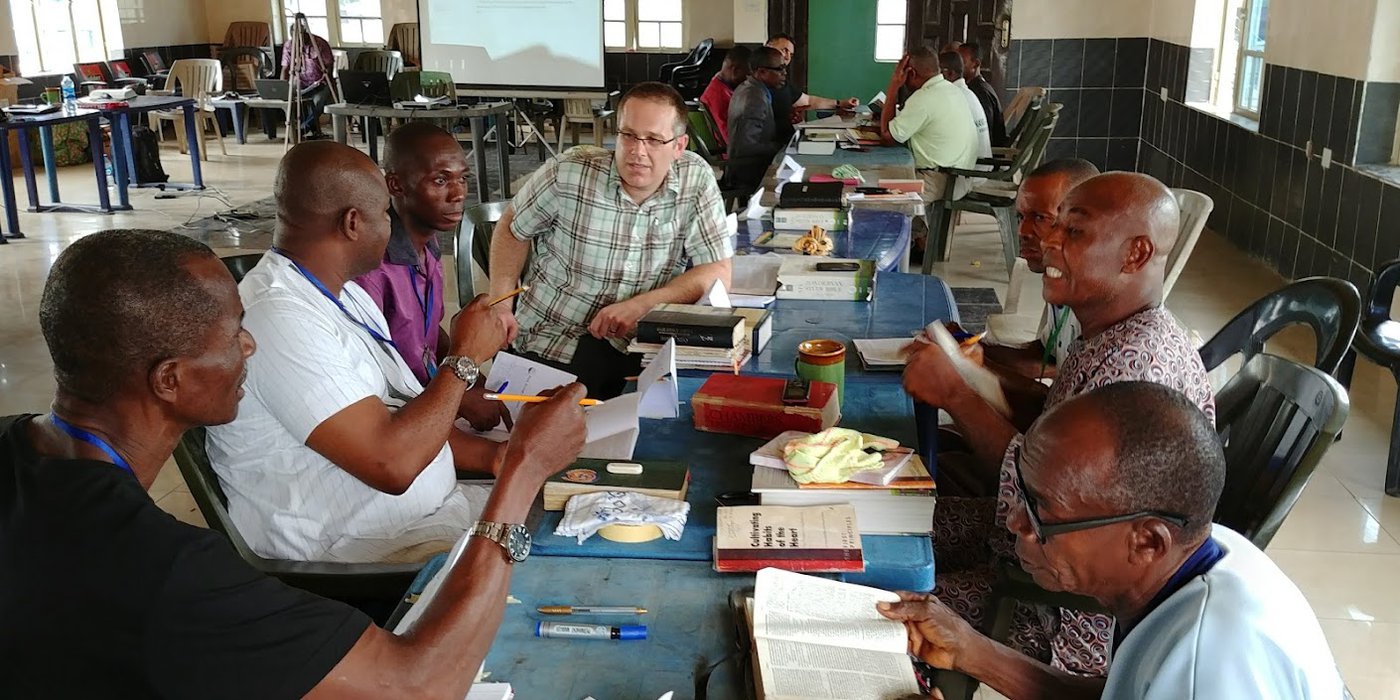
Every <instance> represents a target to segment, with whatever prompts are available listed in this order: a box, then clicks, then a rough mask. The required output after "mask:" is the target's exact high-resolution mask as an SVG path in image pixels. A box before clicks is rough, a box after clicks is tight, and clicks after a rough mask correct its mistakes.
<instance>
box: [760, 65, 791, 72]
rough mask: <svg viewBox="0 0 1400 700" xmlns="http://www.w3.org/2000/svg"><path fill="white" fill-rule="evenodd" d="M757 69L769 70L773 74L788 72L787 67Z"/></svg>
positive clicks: (761, 68) (762, 67) (761, 67)
mask: <svg viewBox="0 0 1400 700" xmlns="http://www.w3.org/2000/svg"><path fill="white" fill-rule="evenodd" d="M758 69H759V70H771V71H773V72H774V73H787V72H788V67H787V66H759V67H758Z"/></svg>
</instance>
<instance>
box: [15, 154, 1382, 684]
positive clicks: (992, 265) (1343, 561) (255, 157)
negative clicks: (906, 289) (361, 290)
mask: <svg viewBox="0 0 1400 700" xmlns="http://www.w3.org/2000/svg"><path fill="white" fill-rule="evenodd" d="M228 148H229V155H228V156H218V155H215V156H213V157H212V159H211V160H210V161H209V163H208V164H207V166H206V167H205V179H206V181H207V182H208V183H210V184H211V185H212V186H213V187H216V188H218V190H219V191H220V192H221V193H222V194H223V196H225V197H227V198H228V199H229V200H230V201H231V202H232V203H233V204H235V205H238V204H243V203H246V202H250V201H253V200H255V199H259V198H261V197H264V196H267V193H268V192H269V191H270V189H271V184H272V177H273V170H274V167H275V165H276V163H277V160H278V158H279V157H280V155H281V153H282V151H281V146H280V144H277V145H274V144H269V143H266V142H262V141H261V139H260V137H254V142H253V143H250V144H248V145H244V146H240V145H237V144H235V143H232V142H230V143H229V144H228ZM164 160H165V167H166V169H167V171H168V172H170V174H171V176H172V179H173V180H188V179H189V172H188V170H189V162H188V160H185V159H183V158H177V157H175V154H174V151H173V147H171V146H167V153H166V158H165V159H164ZM90 177H91V171H90V170H88V169H86V168H69V169H65V171H64V172H62V173H61V183H62V188H63V191H64V192H65V193H67V196H69V197H71V198H73V199H74V200H76V201H93V200H95V199H96V197H95V194H94V193H91V192H90V190H91V187H92V184H91V180H90V179H89V178H90ZM21 197H23V194H21ZM133 204H134V205H135V206H136V207H137V211H135V212H129V213H122V214H117V215H111V216H104V215H91V214H51V215H36V214H28V213H21V215H20V220H21V223H22V226H23V228H24V230H25V232H26V233H27V234H28V236H29V237H28V238H27V239H25V240H22V241H15V242H14V243H13V244H12V245H7V246H3V247H0V299H2V300H4V301H3V304H0V415H7V414H10V413H17V412H21V411H35V412H37V411H43V410H44V409H45V408H46V407H47V406H48V402H49V400H50V399H51V397H52V391H53V380H52V378H51V377H50V364H49V360H48V356H47V352H46V351H45V348H44V344H43V338H42V337H41V336H40V334H39V329H38V321H37V316H38V302H39V296H40V292H41V291H42V289H43V282H44V279H45V276H46V275H47V273H48V269H49V266H50V264H51V263H52V261H53V259H54V257H55V256H57V255H58V253H59V252H60V251H61V250H62V249H63V247H64V246H65V245H66V244H68V243H69V242H71V241H72V240H74V239H75V238H77V237H80V236H82V235H84V234H87V233H91V232H93V231H97V230H100V229H102V228H108V227H120V226H128V227H152V228H171V227H174V226H177V225H180V224H181V223H183V222H185V221H187V220H189V219H191V218H198V217H202V216H207V215H209V214H211V213H214V212H216V211H219V210H221V209H224V208H225V207H224V205H223V204H222V203H220V202H218V201H216V200H214V199H212V198H208V197H205V198H194V197H188V196H185V197H180V198H176V199H171V200H156V199H154V192H153V191H150V190H141V191H136V192H135V193H134V194H133ZM233 250H235V249H231V248H226V249H220V250H219V252H220V253H221V254H222V253H228V252H232V251H233ZM938 273H939V274H940V275H942V276H943V277H944V278H945V279H947V280H948V281H949V283H950V284H953V285H956V286H987V287H994V288H996V289H997V290H998V292H999V293H1005V288H1006V274H1005V267H1004V265H1003V263H1002V262H1001V252H1000V243H999V241H998V239H997V237H996V235H995V233H994V229H992V228H991V227H990V226H989V225H987V223H985V222H978V221H976V220H974V219H969V221H968V222H967V223H966V224H965V225H964V226H962V227H961V228H960V229H959V231H958V235H957V237H956V238H955V248H954V251H953V260H952V261H951V262H949V263H947V264H944V265H940V266H939V270H938ZM448 278H449V279H451V276H450V275H449V276H448ZM1281 283H1282V280H1280V279H1279V277H1278V276H1277V275H1275V274H1274V273H1273V272H1271V271H1269V270H1268V269H1266V268H1265V267H1263V266H1262V265H1260V264H1259V263H1257V262H1255V261H1253V260H1250V259H1249V258H1248V257H1247V256H1245V255H1244V254H1242V253H1240V252H1239V251H1238V250H1235V249H1234V248H1232V247H1231V246H1230V245H1229V244H1227V243H1225V242H1224V241H1223V240H1222V239H1220V238H1219V237H1216V236H1214V235H1212V234H1210V233H1207V234H1206V235H1204V236H1203V237H1202V239H1201V242H1200V244H1199V245H1198V246H1197V248H1196V251H1195V253H1194V255H1193V256H1192V258H1191V262H1190V264H1189V265H1188V267H1187V269H1186V271H1185V273H1184V274H1183V275H1182V276H1181V279H1180V281H1179V282H1178V283H1177V286H1176V289H1175V290H1174V292H1173V293H1172V295H1171V298H1170V299H1169V300H1168V305H1169V306H1170V308H1171V309H1172V310H1173V311H1175V312H1176V314H1177V315H1178V316H1179V317H1180V318H1181V319H1182V321H1183V322H1184V323H1186V324H1187V325H1188V326H1190V327H1192V328H1194V329H1196V330H1198V331H1199V332H1200V333H1201V335H1202V336H1205V337H1209V336H1210V334H1211V333H1213V332H1214V331H1215V330H1216V329H1217V328H1219V327H1220V326H1221V325H1223V324H1224V322H1225V321H1227V320H1228V319H1229V318H1231V317H1232V316H1233V315H1234V314H1235V313H1236V312H1237V311H1238V310H1239V309H1241V308H1243V307H1244V306H1245V305H1246V304H1248V303H1249V302H1250V301H1252V300H1253V299H1255V298H1257V297H1259V296H1261V295H1262V294H1264V293H1265V292H1267V291H1269V290H1271V289H1274V288H1276V287H1277V286H1279V285H1280V284H1281ZM1039 294H1040V286H1039V280H1038V279H1035V278H1034V276H1031V279H1028V280H1027V283H1026V284H1025V287H1024V289H1023V290H1022V295H1021V296H1022V301H1021V304H1020V309H1019V313H1018V314H1016V315H1015V316H1009V317H1008V316H1003V317H999V318H996V319H994V321H993V327H994V328H995V329H996V331H997V332H998V334H1000V335H1001V336H1003V337H1007V338H1024V337H1027V336H1029V334H1030V333H1031V331H1032V330H1033V328H1034V324H1035V322H1036V320H1037V318H1038V315H1039V313H1040V305H1039V302H1038V298H1039ZM1310 343H1311V340H1310V339H1309V338H1308V337H1307V335H1306V334H1305V333H1304V332H1301V331H1300V332H1296V333H1293V332H1290V333H1286V334H1284V336H1283V337H1282V338H1281V339H1280V342H1279V343H1278V347H1277V348H1272V350H1273V351H1275V352H1279V353H1282V354H1289V355H1293V356H1298V357H1303V358H1307V357H1308V356H1309V355H1310V353H1311V350H1310V349H1309V345H1310ZM1353 386H1354V387H1355V389H1356V391H1355V392H1354V393H1353V394H1352V397H1351V400H1352V414H1351V419H1350V421H1349V423H1348V424H1347V428H1346V432H1345V437H1344V439H1343V440H1342V442H1340V443H1339V444H1337V445H1336V446H1334V447H1333V449H1332V451H1331V452H1330V453H1329V455H1328V457H1327V459H1326V461H1325V462H1324V464H1323V467H1322V468H1321V470H1320V471H1319V472H1318V473H1317V474H1316V475H1315V476H1314V477H1313V480H1312V482H1311V483H1310V484H1309V485H1308V487H1307V489H1306V490H1305V491H1304V492H1303V496H1302V498H1301V500H1300V502H1299V503H1298V506H1297V508H1295V509H1294V511H1293V513H1292V515H1290V517H1289V519H1288V521H1287V522H1286V523H1285V525H1284V527H1283V529H1282V530H1281V531H1280V532H1279V534H1278V536H1277V537H1276V538H1275V539H1274V541H1273V544H1272V545H1271V546H1270V548H1269V554H1270V555H1271V556H1272V557H1273V558H1274V559H1275V561H1277V562H1278V563H1279V565H1280V566H1282V567H1283V569H1284V570H1285V571H1286V572H1288V574H1289V575H1290V576H1292V577H1293V579H1294V581H1296V582H1297V584H1298V586H1299V587H1300V588H1301V589H1302V590H1303V592H1304V593H1305V594H1306V595H1307V597H1308V599H1309V600H1310V601H1311V602H1312V604H1313V607H1314V609H1315V610H1316V611H1317V614H1318V616H1319V617H1320V618H1322V620H1323V628H1324V630H1325V631H1326V633H1327V636H1328V639H1329V640H1330V641H1331V643H1332V648H1333V653H1334V654H1335V656H1336V658H1337V662H1338V664H1339V665H1340V666H1341V669H1342V673H1343V676H1344V677H1345V679H1346V681H1347V684H1348V686H1349V687H1350V689H1351V691H1352V693H1353V694H1354V695H1355V696H1356V697H1357V698H1358V700H1400V665H1397V664H1396V658H1397V656H1396V654H1397V650H1400V595H1397V594H1396V590H1397V584H1400V500H1396V499H1390V498H1387V497H1386V496H1385V494H1384V492H1383V491H1382V489H1381V478H1382V474H1383V472H1384V463H1385V457H1386V449H1387V446H1388V439H1389V432H1390V417H1391V411H1392V410H1393V408H1394V400H1395V399H1394V397H1395V388H1396V387H1395V382H1394V381H1393V380H1392V378H1391V376H1390V374H1389V373H1388V372H1386V371H1384V370H1381V369H1378V368H1377V367H1375V366H1373V365H1370V364H1368V363H1364V362H1363V363H1362V364H1361V365H1360V366H1359V367H1358V368H1357V372H1356V378H1355V381H1354V382H1353ZM151 496H152V498H154V499H156V501H157V502H158V503H159V504H160V506H161V507H162V508H164V509H165V510H167V511H169V512H171V513H173V514H175V515H176V516H177V517H179V518H181V519H182V520H185V521H187V522H192V523H197V524H203V522H202V519H201V518H200V515H199V513H198V510H197V509H196V507H195V504H194V501H193V499H192V498H191V497H190V494H189V491H188V490H187V489H186V488H185V485H184V482H183V480H182V479H181V478H180V475H179V472H178V470H176V469H175V467H174V464H173V463H171V464H168V465H167V468H166V469H165V470H164V471H163V472H162V473H161V475H160V477H159V478H158V479H157V480H156V482H155V485H154V486H153V488H152V489H151ZM987 697H994V695H991V694H988V695H987Z"/></svg>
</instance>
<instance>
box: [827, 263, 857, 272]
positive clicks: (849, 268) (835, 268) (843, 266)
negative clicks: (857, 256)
mask: <svg viewBox="0 0 1400 700" xmlns="http://www.w3.org/2000/svg"><path fill="white" fill-rule="evenodd" d="M859 269H860V263H854V262H819V263H817V272H855V271H857V270H859Z"/></svg>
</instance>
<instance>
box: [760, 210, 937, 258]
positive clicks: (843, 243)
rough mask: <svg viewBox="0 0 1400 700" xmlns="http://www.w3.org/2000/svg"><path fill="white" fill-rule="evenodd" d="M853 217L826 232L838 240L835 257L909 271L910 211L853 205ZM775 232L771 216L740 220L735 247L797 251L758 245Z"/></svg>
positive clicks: (834, 251)
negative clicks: (845, 226) (840, 228)
mask: <svg viewBox="0 0 1400 700" xmlns="http://www.w3.org/2000/svg"><path fill="white" fill-rule="evenodd" d="M850 217H851V220H850V225H849V226H848V230H846V231H830V232H828V233H827V235H828V236H829V237H830V238H831V240H832V242H833V243H835V248H833V250H832V252H831V256H832V257H834V258H857V259H861V260H874V261H875V269H876V270H878V271H880V272H908V268H909V237H910V225H911V222H912V220H913V219H912V218H911V217H910V216H909V215H908V214H904V213H901V212H897V211H885V210H881V209H872V208H869V207H856V208H853V209H851V211H850ZM772 232H773V222H772V220H770V219H764V220H763V221H761V222H759V221H746V222H741V223H740V225H739V240H738V241H737V243H736V245H735V248H736V250H738V251H740V252H741V253H747V254H751V255H762V254H764V253H769V252H774V253H780V254H787V255H798V253H797V252H796V251H794V250H791V249H784V248H771V247H764V246H760V245H756V241H758V240H759V239H760V237H762V236H764V235H767V234H769V233H772Z"/></svg>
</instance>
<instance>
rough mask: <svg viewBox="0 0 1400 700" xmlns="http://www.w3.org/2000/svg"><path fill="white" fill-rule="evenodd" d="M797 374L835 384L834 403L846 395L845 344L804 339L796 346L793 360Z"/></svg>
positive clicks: (826, 340) (834, 341)
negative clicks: (795, 354) (795, 356)
mask: <svg viewBox="0 0 1400 700" xmlns="http://www.w3.org/2000/svg"><path fill="white" fill-rule="evenodd" d="M793 369H794V370H796V372H797V376H799V377H802V378H803V379H809V380H812V381H817V382H831V383H832V384H835V385H836V403H837V405H838V406H839V405H841V400H842V399H844V398H845V395H846V345H845V343H842V342H841V341H839V340H829V339H826V338H819V339H816V340H805V341H803V342H802V343H801V344H800V345H798V346H797V359H796V360H795V361H794V362H793Z"/></svg>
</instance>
